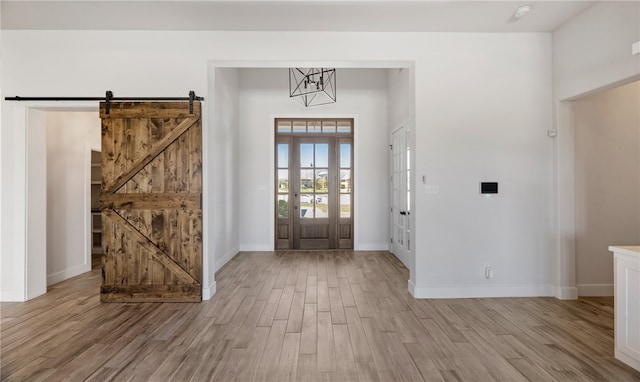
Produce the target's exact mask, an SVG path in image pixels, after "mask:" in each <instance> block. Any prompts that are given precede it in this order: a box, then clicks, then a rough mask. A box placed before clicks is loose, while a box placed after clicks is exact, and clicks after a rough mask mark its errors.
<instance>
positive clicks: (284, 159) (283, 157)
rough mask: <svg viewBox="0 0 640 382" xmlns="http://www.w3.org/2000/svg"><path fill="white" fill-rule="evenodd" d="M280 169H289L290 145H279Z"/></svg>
mask: <svg viewBox="0 0 640 382" xmlns="http://www.w3.org/2000/svg"><path fill="white" fill-rule="evenodd" d="M278 167H285V168H286V167H289V144H287V143H278Z"/></svg>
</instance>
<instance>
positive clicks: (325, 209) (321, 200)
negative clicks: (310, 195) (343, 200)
mask: <svg viewBox="0 0 640 382" xmlns="http://www.w3.org/2000/svg"><path fill="white" fill-rule="evenodd" d="M315 205H316V217H317V218H326V217H329V195H327V194H316V197H315Z"/></svg>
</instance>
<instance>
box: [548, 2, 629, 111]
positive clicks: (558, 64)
mask: <svg viewBox="0 0 640 382" xmlns="http://www.w3.org/2000/svg"><path fill="white" fill-rule="evenodd" d="M637 41H640V2H638V1H598V2H596V3H595V4H594V5H592V6H591V7H589V8H587V9H586V10H585V11H584V12H582V13H581V14H579V15H578V16H576V17H574V18H573V19H571V20H569V21H568V22H567V23H565V24H564V25H562V26H561V27H560V28H558V29H557V30H555V31H554V32H553V79H554V83H553V86H554V93H555V99H556V100H558V101H561V100H565V99H568V98H571V97H576V96H579V95H583V94H587V93H590V92H593V91H596V90H598V89H601V88H605V87H610V86H612V85H615V84H617V83H619V82H620V81H625V80H627V79H629V78H632V77H635V76H638V75H640V55H635V56H634V55H632V54H631V45H632V44H633V43H635V42H637Z"/></svg>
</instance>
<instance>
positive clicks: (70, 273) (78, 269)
mask: <svg viewBox="0 0 640 382" xmlns="http://www.w3.org/2000/svg"><path fill="white" fill-rule="evenodd" d="M90 270H91V264H80V265H76V266H75V267H73V268H69V269H65V270H62V271H60V272H56V273H53V274H51V275H47V286H49V285H53V284H57V283H59V282H60V281H64V280H66V279H70V278H72V277H75V276H78V275H81V274H83V273H85V272H89V271H90Z"/></svg>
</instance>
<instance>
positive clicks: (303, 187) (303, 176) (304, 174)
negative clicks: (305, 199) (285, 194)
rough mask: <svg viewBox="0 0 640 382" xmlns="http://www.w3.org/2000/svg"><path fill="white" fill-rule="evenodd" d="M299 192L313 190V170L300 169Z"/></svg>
mask: <svg viewBox="0 0 640 382" xmlns="http://www.w3.org/2000/svg"><path fill="white" fill-rule="evenodd" d="M300 192H313V170H300Z"/></svg>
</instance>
